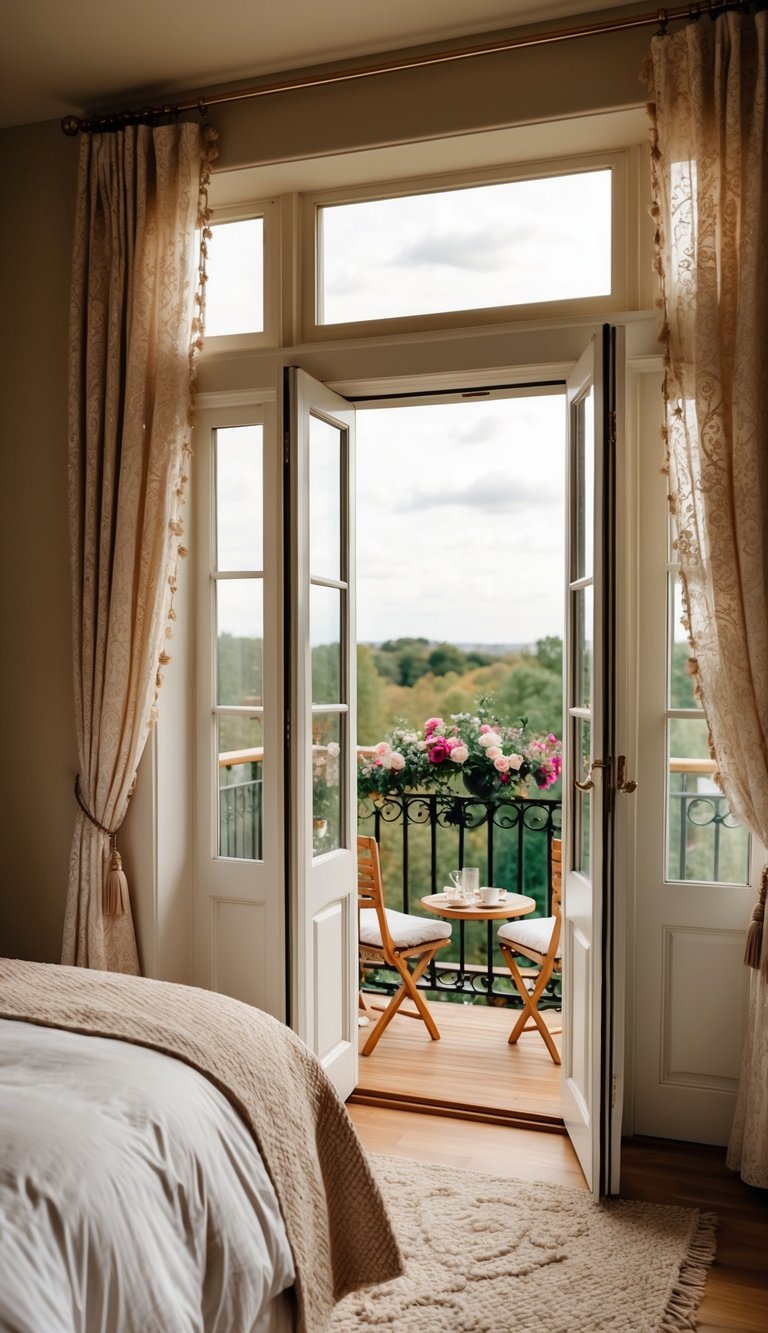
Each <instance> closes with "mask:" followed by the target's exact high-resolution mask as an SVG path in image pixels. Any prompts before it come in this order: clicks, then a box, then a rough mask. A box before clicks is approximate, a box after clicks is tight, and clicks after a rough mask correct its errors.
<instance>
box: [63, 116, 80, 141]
mask: <svg viewBox="0 0 768 1333" xmlns="http://www.w3.org/2000/svg"><path fill="white" fill-rule="evenodd" d="M82 123H83V122H82V121H81V119H80V117H79V116H65V117H64V119H63V120H62V122H61V131H62V134H66V135H67V137H68V138H69V139H74V138H75V136H76V135H77V134H79V133H80V126H81V125H82Z"/></svg>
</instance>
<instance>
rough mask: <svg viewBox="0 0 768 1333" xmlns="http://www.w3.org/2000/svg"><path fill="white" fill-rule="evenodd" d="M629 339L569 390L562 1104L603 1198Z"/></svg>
mask: <svg viewBox="0 0 768 1333" xmlns="http://www.w3.org/2000/svg"><path fill="white" fill-rule="evenodd" d="M618 332H619V331H618V330H616V329H613V328H610V327H608V326H606V327H604V328H603V331H602V337H601V338H593V340H592V342H591V343H590V345H589V347H588V348H587V349H586V351H585V353H584V355H583V356H582V358H581V360H580V361H579V363H578V365H577V366H576V368H575V369H574V371H573V373H572V374H571V376H570V377H569V380H568V384H567V401H568V492H567V493H568V505H567V512H568V520H567V539H566V561H567V586H568V594H567V596H568V605H567V621H566V670H565V718H566V744H565V765H564V782H563V816H564V818H563V829H564V843H565V846H564V856H563V862H564V865H563V879H564V908H563V985H564V995H563V1063H562V1102H563V1116H564V1119H565V1124H566V1128H567V1130H568V1133H569V1135H570V1137H571V1139H572V1141H573V1145H574V1148H575V1149H576V1152H577V1154H578V1157H579V1161H580V1162H581V1166H582V1169H583V1171H584V1174H585V1176H586V1179H587V1183H588V1184H589V1187H590V1189H591V1190H592V1192H593V1194H594V1195H595V1196H596V1197H599V1196H600V1195H602V1194H607V1193H612V1192H615V1191H616V1190H617V1189H618V1162H619V1143H620V1129H621V1127H620V1107H619V1109H618V1110H617V1113H616V1115H615V1116H614V1115H613V1110H614V1103H615V1102H616V1100H617V1098H616V1087H615V1081H614V1076H613V1062H614V1055H615V1042H616V1041H617V1040H618V1037H617V1034H616V1033H615V1032H614V1026H613V967H612V963H613V957H614V939H613V931H614V922H613V892H614V887H613V858H614V847H613V804H614V802H613V796H614V791H613V769H614V762H613V758H612V756H613V754H614V730H615V685H614V681H615V642H614V639H615V632H614V631H615V561H616V539H615V485H616V422H617V415H618V414H617V411H616V383H617V379H618V377H619V374H620V373H623V366H622V367H621V368H619V367H618V366H617V358H618V353H617V335H618ZM621 359H622V361H623V357H622V358H621ZM614 1121H615V1122H616V1123H614Z"/></svg>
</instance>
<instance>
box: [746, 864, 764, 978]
mask: <svg viewBox="0 0 768 1333" xmlns="http://www.w3.org/2000/svg"><path fill="white" fill-rule="evenodd" d="M766 896H768V865H766V866H763V878H762V882H761V884H760V896H759V898H758V900H757V902H756V903H755V905H754V907H753V908H752V920H751V921H750V923H749V926H748V927H747V946H746V949H745V950H744V962H745V963H746V964H747V967H754V968H756V969H759V968H760V954H761V952H762V947H763V921H764V919H765V900H766ZM762 972H763V977H764V978H765V980H766V981H768V949H767V950H766V955H765V960H764V962H763V967H762Z"/></svg>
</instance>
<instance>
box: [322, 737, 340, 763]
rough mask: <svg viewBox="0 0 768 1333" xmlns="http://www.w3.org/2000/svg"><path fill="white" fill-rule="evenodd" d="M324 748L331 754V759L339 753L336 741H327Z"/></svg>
mask: <svg viewBox="0 0 768 1333" xmlns="http://www.w3.org/2000/svg"><path fill="white" fill-rule="evenodd" d="M325 748H326V750H327V751H328V753H329V755H330V756H331V759H335V758H336V757H337V755H338V753H339V745H338V742H337V741H329V742H328V744H327V745H326V747H325Z"/></svg>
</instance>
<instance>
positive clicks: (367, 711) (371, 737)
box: [357, 643, 387, 745]
mask: <svg viewBox="0 0 768 1333" xmlns="http://www.w3.org/2000/svg"><path fill="white" fill-rule="evenodd" d="M386 730H387V718H386V713H385V708H384V681H383V680H382V677H381V676H380V675H379V672H378V671H377V669H376V663H375V661H374V658H373V653H372V652H371V649H370V648H369V647H368V645H367V644H365V643H359V644H358V645H357V743H358V745H375V744H376V742H377V741H380V740H381V738H382V736H383V735H384V732H385V731H386Z"/></svg>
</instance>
